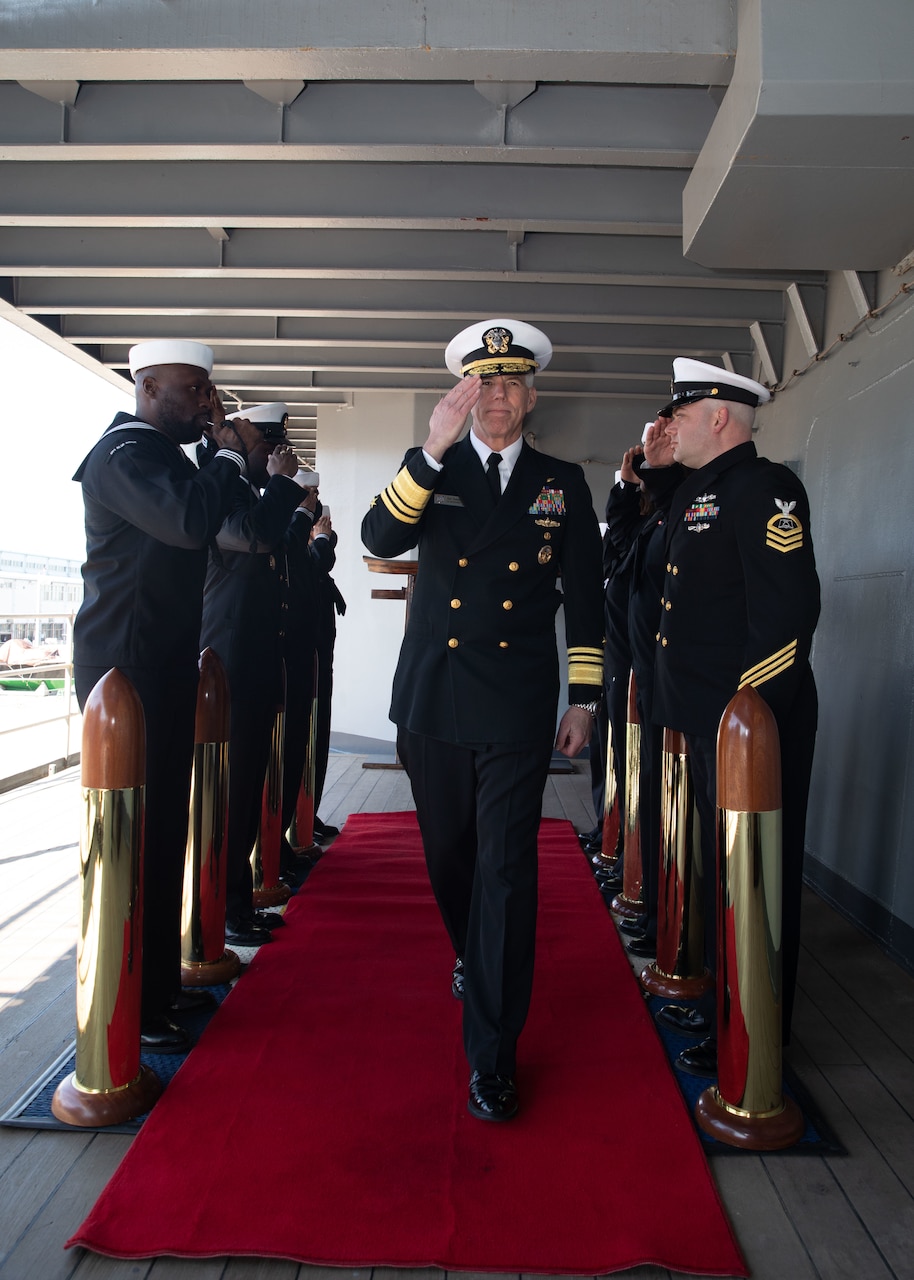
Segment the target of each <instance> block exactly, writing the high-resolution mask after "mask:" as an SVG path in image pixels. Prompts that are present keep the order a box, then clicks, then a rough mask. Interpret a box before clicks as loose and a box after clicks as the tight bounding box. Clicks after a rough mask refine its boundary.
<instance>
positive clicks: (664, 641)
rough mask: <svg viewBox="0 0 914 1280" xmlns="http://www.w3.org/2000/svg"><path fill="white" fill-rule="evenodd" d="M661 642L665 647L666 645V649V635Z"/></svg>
mask: <svg viewBox="0 0 914 1280" xmlns="http://www.w3.org/2000/svg"><path fill="white" fill-rule="evenodd" d="M660 643H661V644H662V645H663V647H664V649H665V648H666V644H667V640H666V636H664V637H663V639H662V640H661V641H660Z"/></svg>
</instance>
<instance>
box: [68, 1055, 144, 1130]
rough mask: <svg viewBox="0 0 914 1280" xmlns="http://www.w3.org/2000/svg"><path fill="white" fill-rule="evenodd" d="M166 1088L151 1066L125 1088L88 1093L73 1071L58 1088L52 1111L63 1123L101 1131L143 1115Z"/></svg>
mask: <svg viewBox="0 0 914 1280" xmlns="http://www.w3.org/2000/svg"><path fill="white" fill-rule="evenodd" d="M163 1088H164V1085H163V1084H162V1081H161V1080H160V1079H159V1077H158V1076H157V1075H156V1073H155V1072H154V1071H153V1070H152V1069H151V1068H150V1067H147V1066H141V1067H140V1073H139V1075H138V1076H137V1078H136V1079H135V1080H132V1081H131V1082H130V1084H128V1085H125V1086H124V1087H123V1088H122V1089H110V1090H107V1091H106V1092H104V1093H89V1092H87V1091H86V1090H85V1089H81V1088H80V1087H79V1085H78V1084H77V1083H76V1072H75V1071H74V1072H73V1073H72V1074H71V1075H68V1076H67V1078H66V1080H61V1082H60V1084H59V1085H58V1086H57V1089H56V1090H55V1093H54V1097H53V1098H52V1100H51V1110H52V1111H53V1113H54V1115H55V1116H56V1117H57V1119H58V1120H60V1121H62V1122H63V1123H64V1124H73V1125H78V1126H79V1127H80V1128H83V1129H102V1128H105V1127H106V1126H107V1125H112V1124H123V1123H124V1121H125V1120H133V1119H135V1117H136V1116H141V1115H143V1114H144V1113H145V1112H147V1111H148V1110H149V1109H150V1107H152V1106H153V1104H154V1103H156V1102H157V1101H158V1100H159V1098H160V1097H161V1096H162V1090H163Z"/></svg>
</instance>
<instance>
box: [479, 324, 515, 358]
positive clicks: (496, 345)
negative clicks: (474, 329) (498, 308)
mask: <svg viewBox="0 0 914 1280" xmlns="http://www.w3.org/2000/svg"><path fill="white" fill-rule="evenodd" d="M513 337H514V335H513V333H512V332H511V330H510V329H499V328H495V329H486V331H485V333H484V334H483V335H482V340H483V342H484V343H485V348H486V351H488V353H489V355H490V356H506V355H507V354H508V349H509V348H510V346H511V339H512V338H513Z"/></svg>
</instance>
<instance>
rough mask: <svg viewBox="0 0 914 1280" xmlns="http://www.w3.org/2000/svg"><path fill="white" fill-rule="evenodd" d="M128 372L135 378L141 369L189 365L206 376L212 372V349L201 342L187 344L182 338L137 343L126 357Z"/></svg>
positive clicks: (157, 339) (156, 339)
mask: <svg viewBox="0 0 914 1280" xmlns="http://www.w3.org/2000/svg"><path fill="white" fill-rule="evenodd" d="M127 358H128V360H129V362H130V372H131V374H132V375H133V376H134V378H135V377H136V375H137V374H138V373H139V372H140V370H141V369H152V368H154V367H155V366H156V365H159V364H189V365H190V366H191V367H192V368H194V369H203V370H204V371H205V373H206V374H207V375H209V374H211V373H212V371H213V349H212V347H207V346H204V344H203V343H202V342H188V341H186V340H185V339H184V338H155V339H153V340H152V341H151V342H138V343H137V344H136V346H135V347H131V348H130V351H129V353H128V356H127Z"/></svg>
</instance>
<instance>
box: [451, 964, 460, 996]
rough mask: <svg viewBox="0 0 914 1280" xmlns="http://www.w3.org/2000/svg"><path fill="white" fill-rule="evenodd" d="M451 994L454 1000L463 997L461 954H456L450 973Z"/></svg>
mask: <svg viewBox="0 0 914 1280" xmlns="http://www.w3.org/2000/svg"><path fill="white" fill-rule="evenodd" d="M451 995H452V996H453V997H454V999H455V1000H462V999H463V956H458V957H457V960H456V962H455V964H454V972H453V973H452V974H451Z"/></svg>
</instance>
